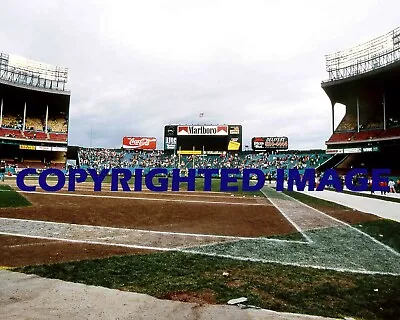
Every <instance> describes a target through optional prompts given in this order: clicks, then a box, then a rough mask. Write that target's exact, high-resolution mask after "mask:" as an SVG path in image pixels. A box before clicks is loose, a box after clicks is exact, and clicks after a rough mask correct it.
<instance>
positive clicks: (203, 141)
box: [164, 125, 242, 153]
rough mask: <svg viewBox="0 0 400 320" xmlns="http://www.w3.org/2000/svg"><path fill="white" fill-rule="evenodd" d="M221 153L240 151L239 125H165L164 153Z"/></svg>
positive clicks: (240, 132)
mask: <svg viewBox="0 0 400 320" xmlns="http://www.w3.org/2000/svg"><path fill="white" fill-rule="evenodd" d="M178 150H179V151H181V152H184V153H190V152H194V153H199V152H204V153H222V152H224V151H239V152H240V151H241V150H242V126H241V125H207V126H206V125H166V126H165V127H164V151H166V152H168V151H169V152H176V151H178Z"/></svg>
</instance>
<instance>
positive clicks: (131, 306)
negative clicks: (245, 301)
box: [0, 270, 328, 320]
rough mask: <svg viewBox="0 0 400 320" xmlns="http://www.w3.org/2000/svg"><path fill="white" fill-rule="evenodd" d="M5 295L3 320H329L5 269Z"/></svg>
mask: <svg viewBox="0 0 400 320" xmlns="http://www.w3.org/2000/svg"><path fill="white" fill-rule="evenodd" d="M0 292H1V295H0V312H1V316H2V319H41V320H46V319H61V320H64V319H65V320H67V319H68V320H81V319H88V320H91V319H96V320H102V319H120V320H124V319H143V320H145V319H186V320H192V319H193V320H194V319H203V320H206V319H210V320H211V319H237V320H242V319H243V320H248V319H253V320H257V319H259V320H261V319H277V320H306V319H309V320H312V319H314V320H319V319H321V320H323V319H328V318H324V317H316V316H307V315H299V314H291V313H278V312H274V311H269V310H254V309H240V308H238V307H236V306H228V305H226V306H223V305H207V304H204V305H201V304H196V303H186V302H179V301H171V300H160V299H156V298H153V297H151V296H149V295H145V294H139V293H133V292H123V291H119V290H112V289H107V288H102V287H95V286H87V285H84V284H78V283H71V282H64V281H61V280H55V279H45V278H41V277H38V276H36V275H26V274H22V273H15V272H10V271H4V270H0Z"/></svg>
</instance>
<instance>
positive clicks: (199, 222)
mask: <svg viewBox="0 0 400 320" xmlns="http://www.w3.org/2000/svg"><path fill="white" fill-rule="evenodd" d="M326 71H327V79H324V80H323V81H322V82H321V83H316V84H315V86H321V90H323V91H324V92H325V93H326V95H327V97H328V98H329V101H330V103H331V104H330V106H329V105H327V106H326V113H329V114H330V115H331V117H332V126H331V135H330V136H327V137H326V141H325V145H326V148H325V149H315V150H314V149H312V150H310V149H303V150H297V149H296V150H294V149H291V148H290V138H291V137H290V136H280V135H276V136H275V135H274V134H272V135H271V133H268V132H259V134H258V135H257V136H255V137H252V139H251V143H250V145H251V146H250V147H246V148H245V145H246V142H245V141H244V139H243V132H245V131H246V129H247V128H246V126H245V125H243V124H240V123H231V124H224V119H221V121H220V123H218V124H204V123H198V124H188V123H165V125H164V127H161V128H158V129H157V130H159V131H160V132H163V141H157V139H156V138H155V137H156V136H157V134H158V132H157V131H156V129H154V133H153V134H152V135H151V136H141V135H135V132H132V136H125V137H121V140H120V141H121V147H120V148H114V149H110V148H98V147H96V148H93V147H83V146H77V145H70V144H69V142H68V134H69V115H70V108H74V105H73V104H72V105H70V98H71V95H73V92H71V91H70V90H69V89H68V83H69V70H68V69H67V68H65V67H58V66H53V65H49V64H45V63H39V62H36V61H32V60H28V59H26V58H21V57H18V56H14V55H11V54H6V53H0V103H1V109H0V160H1V161H2V162H1V163H2V164H1V170H2V172H1V174H2V175H3V177H2V180H3V181H2V182H0V220H1V223H0V239H1V241H0V247H1V251H0V266H1V269H4V270H7V271H12V272H8V273H2V275H1V278H2V281H3V280H4V281H5V279H11V278H12V279H14V278H15V279H16V281H17V280H18V279H20V280H18V281H22V280H21V279H31V280H32V279H33V280H34V279H36V278H35V277H33V278H23V277H27V275H30V276H29V277H32V275H36V277H38V276H40V277H44V278H50V279H53V280H54V279H57V281H59V280H62V281H66V282H67V283H78V284H80V285H88V286H89V287H88V289H85V290H89V291H90V290H92V289H90V288H92V286H96V287H104V288H108V289H116V290H118V292H120V294H121V295H123V294H125V293H130V292H136V293H141V294H147V295H150V296H152V297H154V298H157V299H161V300H163V301H164V300H173V301H175V302H176V301H179V302H186V303H191V304H190V306H191V307H190V308H193V305H196V306H198V307H199V306H200V307H202V308H203V307H204V306H213V307H215V306H221V305H226V304H227V302H231V303H228V304H234V305H235V306H230V307H229V308H233V309H229V310H234V311H235V310H237V311H238V312H239V311H240V312H242V310H243V309H246V310H247V309H248V310H250V311H248V312H253V313H251V316H252V319H267V318H268V319H272V318H275V316H271V315H269V317H268V316H266V315H265V316H264V317H263V316H262V313H257V312H262V311H263V310H265V309H268V310H270V311H271V312H285V313H287V317H283V316H282V317H281V318H279V317H278V316H277V315H276V319H303V318H304V319H311V318H308V317H309V316H306V315H313V316H316V318H315V319H317V316H318V317H321V319H322V317H324V319H327V318H325V317H331V318H336V319H337V318H340V319H343V318H346V317H347V319H350V318H352V319H400V289H399V288H400V197H399V196H398V195H399V193H400V166H399V162H398V153H399V152H400V109H399V108H398V106H399V104H400V28H395V29H393V30H391V31H390V32H388V33H386V34H384V35H382V36H380V37H377V38H375V39H372V40H370V41H367V42H365V43H362V44H359V45H356V46H354V47H352V48H349V49H345V50H342V51H338V52H335V53H333V54H329V55H326ZM338 104H342V105H344V106H345V115H344V117H343V118H342V119H341V121H340V122H339V123H338V124H335V121H334V119H335V111H336V107H337V105H338ZM118 143H119V141H118ZM25 168H35V169H36V170H37V172H38V173H40V172H43V171H44V170H46V169H49V168H55V169H60V170H62V171H63V172H64V174H65V175H66V176H68V175H69V172H70V170H71V169H77V168H79V169H84V170H87V169H96V170H97V171H98V172H100V171H101V170H103V169H113V168H119V169H129V170H130V171H131V172H132V173H134V172H135V169H143V172H144V174H145V175H146V174H147V173H148V172H150V170H152V169H155V168H164V169H167V170H168V172H172V170H173V169H177V168H178V169H181V172H183V174H185V172H187V170H188V169H196V170H198V169H204V168H215V169H223V168H238V169H239V170H240V172H242V171H243V169H246V168H255V169H260V170H262V171H263V173H264V174H265V185H264V187H263V188H262V189H261V190H259V191H255V192H246V191H242V190H241V189H240V188H239V191H238V192H232V193H230V192H222V191H220V189H219V187H218V186H219V179H220V175H219V174H215V176H214V177H213V180H212V191H202V190H203V185H202V183H203V180H202V179H201V175H200V174H198V179H197V180H196V191H188V188H187V184H185V182H183V183H181V191H179V192H176V191H172V190H169V191H167V192H154V191H151V190H149V189H146V186H145V185H143V191H141V192H124V191H123V190H122V188H121V187H120V189H119V191H118V192H115V191H111V189H110V185H111V177H110V176H107V177H106V178H105V180H104V182H103V184H102V190H101V191H97V192H96V191H94V189H93V184H94V182H93V180H91V179H89V178H88V179H86V181H85V182H80V183H76V190H75V191H72V192H70V191H68V189H67V186H66V187H64V188H63V189H62V190H60V191H57V192H47V191H45V190H42V189H41V188H39V187H37V188H36V191H33V192H25V191H22V190H20V189H19V188H18V187H17V183H16V177H17V175H18V174H19V172H21V171H22V170H23V169H25ZM310 168H313V169H315V170H316V172H317V176H316V180H318V179H319V177H320V176H321V175H323V174H324V172H325V171H326V170H328V169H336V170H337V172H338V173H340V174H341V175H345V174H346V173H348V172H349V171H350V170H351V169H354V168H363V169H366V172H368V174H366V175H365V176H357V177H355V183H358V181H360V180H359V179H369V178H370V172H371V171H372V169H374V168H388V169H390V172H391V175H390V176H389V177H387V178H388V185H387V189H388V190H387V192H386V191H385V192H373V191H372V190H371V191H362V192H361V191H360V192H354V191H350V190H344V191H343V192H336V191H335V190H330V189H327V190H324V191H322V192H314V191H292V192H289V191H283V192H278V191H276V189H275V183H276V182H275V179H276V176H277V169H284V170H285V172H287V170H289V169H298V170H299V171H300V173H302V172H304V170H305V169H310ZM241 178H242V176H241V175H240V174H239V175H238V176H236V179H237V180H238V181H240V179H241ZM158 179H160V177H154V179H153V180H154V183H155V184H157V183H159V182H160V180H158ZM55 180H56V178H55V177H52V176H48V177H47V183H48V184H49V185H52V184H54V183H56V182H55ZM37 181H38V177H37V176H36V175H31V176H28V177H27V178H26V179H25V182H26V184H30V185H37ZM139 183H140V182H139ZM239 185H240V184H239ZM185 188H186V189H185ZM4 270H3V271H2V272H6V271H4ZM13 277H14V278H13ZM33 280H32V281H33ZM26 281H28V280H26ZM54 281H56V280H54ZM57 283H59V282H57ZM60 283H61V282H60ZM71 285H72V284H71ZM10 290H11V289H10ZM52 290H53V289H52ZM60 291H62V289H60ZM50 292H52V295H54V296H56V295H57V294H56V293H55V292H53V291H50ZM7 294H8V291H7ZM237 298H238V299H237ZM10 299H11V298H10ZM77 299H78V301H79V299H86V298H77ZM235 299H237V300H236V302H235V301H234V300H235ZM0 301H1V299H0ZM43 301H44V300H43ZM232 301H234V302H232ZM115 303H116V304H117V305H118V303H117V302H115ZM152 303H153V302H152ZM154 303H155V302H154ZM0 305H1V304H0ZM238 306H239V307H240V308H237V307H238ZM225 307H226V306H225ZM77 308H78V307H77ZM81 308H82V307H79V308H78V309H77V310H78V311H77V312H80V311H79V310H82V309H81ZM164 308H165V315H168V317H171V318H174V312H175V311H174V307H167V306H165V307H164ZM171 308H172V309H171ZM7 310H8V309H7ZM210 312H211V311H210ZM229 312H233V311H229ZM289 313H290V314H295V313H296V314H302V315H298V316H297V318H294V315H293V318H291V316H289ZM10 314H11V313H10ZM230 315H231V316H230V318H232V319H234V318H235V319H236V316H235V314H234V313H231V314H230ZM97 316H98V315H97ZM109 316H110V317H109V318H110V319H111V318H113V319H114V317H113V315H109ZM180 316H181V314H180ZM203 316H204V313H203ZM302 316H303V318H302ZM104 317H105V318H107V315H104ZM83 318H85V317H83ZM98 318H101V317H98ZM109 318H107V319H109ZM133 318H135V317H133ZM199 318H200V317H199ZM206 318H207V317H205V316H204V319H206ZM211 318H214V317H213V316H212V315H209V317H208V318H207V319H211ZM215 318H218V317H215ZM239 318H240V317H239ZM239 318H238V319H239ZM202 319H203V318H202ZM240 319H242V318H240ZM243 319H245V318H244V317H243ZM246 319H247V318H246ZM248 319H250V317H249V318H248Z"/></svg>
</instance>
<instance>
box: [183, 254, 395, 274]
mask: <svg viewBox="0 0 400 320" xmlns="http://www.w3.org/2000/svg"><path fill="white" fill-rule="evenodd" d="M175 251H180V252H187V253H194V254H200V255H205V256H211V257H220V258H227V259H232V260H239V261H250V262H262V263H276V264H281V265H287V266H294V267H303V268H314V269H320V270H333V271H338V272H350V273H362V274H371V275H373V274H377V275H389V276H400V273H392V272H383V271H368V270H357V269H348V268H335V267H324V266H319V265H310V264H301V263H296V262H283V261H277V260H268V259H261V258H248V257H238V256H232V255H228V254H219V253H211V252H201V251H196V250H191V249H183V250H181V249H176V250H175Z"/></svg>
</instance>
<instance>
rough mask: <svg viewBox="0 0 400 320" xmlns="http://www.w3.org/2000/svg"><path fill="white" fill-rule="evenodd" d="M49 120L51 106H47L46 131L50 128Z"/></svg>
mask: <svg viewBox="0 0 400 320" xmlns="http://www.w3.org/2000/svg"><path fill="white" fill-rule="evenodd" d="M48 120H49V106H48V105H47V106H46V129H45V132H46V133H47V129H48Z"/></svg>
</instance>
